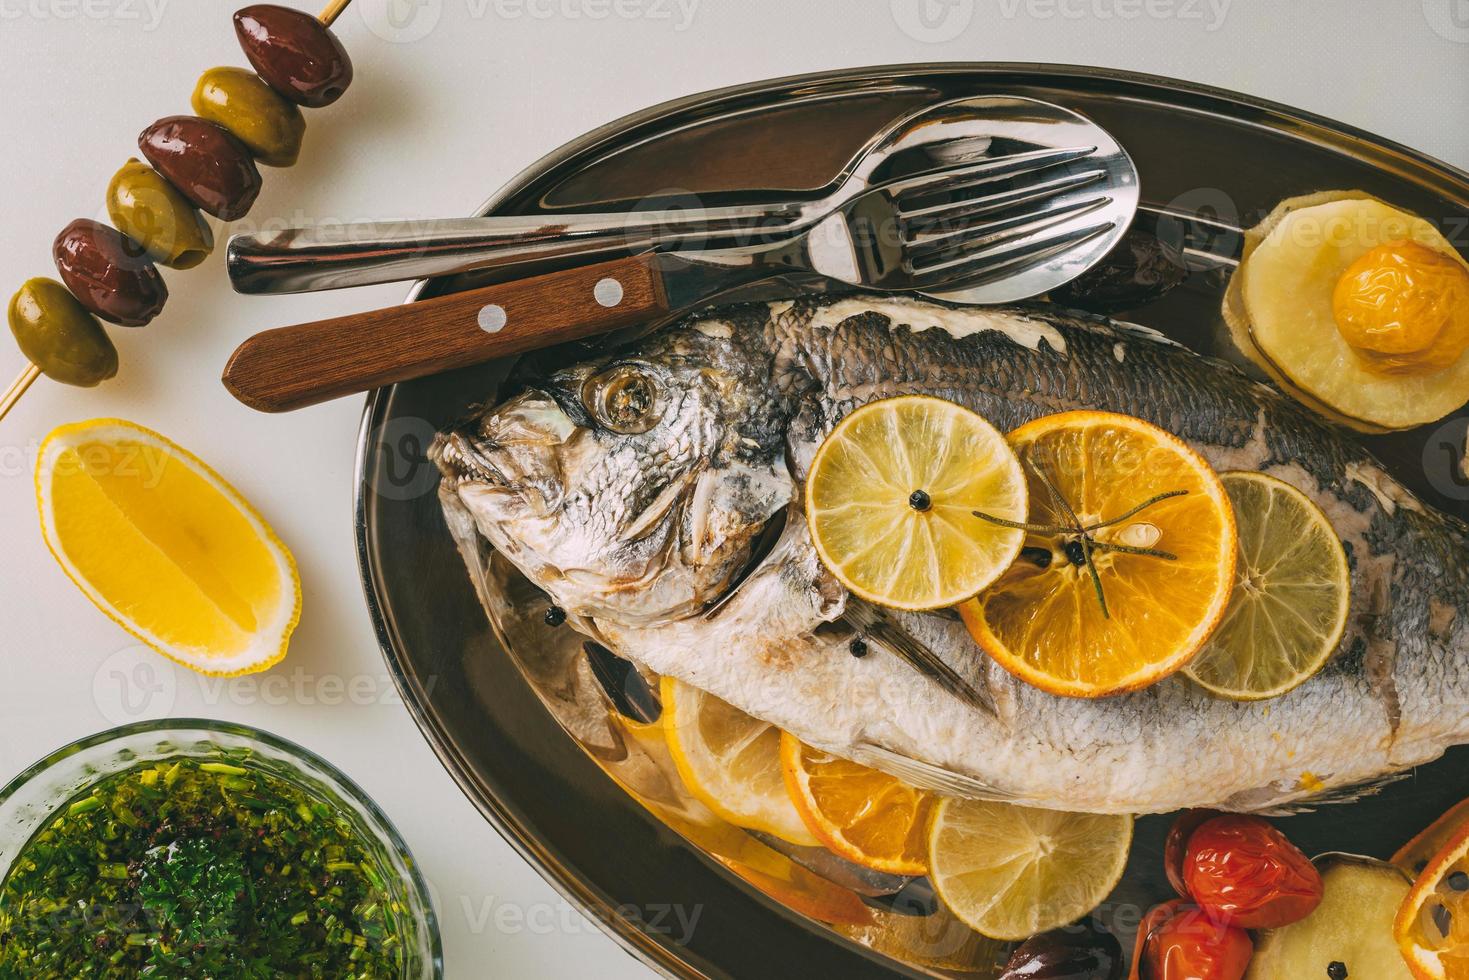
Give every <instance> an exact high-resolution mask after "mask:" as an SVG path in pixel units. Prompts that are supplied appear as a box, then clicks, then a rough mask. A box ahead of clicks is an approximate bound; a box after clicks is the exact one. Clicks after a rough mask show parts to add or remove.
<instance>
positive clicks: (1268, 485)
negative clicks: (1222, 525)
mask: <svg viewBox="0 0 1469 980" xmlns="http://www.w3.org/2000/svg"><path fill="white" fill-rule="evenodd" d="M1220 479H1221V480H1222V481H1223V483H1224V489H1225V491H1226V492H1227V493H1228V494H1229V500H1230V503H1231V504H1232V505H1233V506H1234V517H1235V521H1236V524H1237V526H1238V529H1239V557H1238V562H1237V564H1236V567H1235V581H1234V590H1233V592H1232V593H1231V595H1230V599H1229V608H1228V610H1227V611H1226V612H1225V614H1224V619H1223V621H1222V622H1221V623H1220V624H1219V629H1217V630H1216V631H1215V632H1214V635H1213V636H1212V637H1210V638H1209V642H1208V643H1206V644H1205V645H1204V648H1203V649H1202V650H1201V651H1199V655H1198V656H1197V657H1195V658H1194V659H1193V660H1192V661H1190V662H1189V665H1188V666H1187V667H1185V668H1184V672H1185V673H1186V674H1187V675H1188V677H1189V678H1190V679H1191V680H1193V681H1194V682H1195V683H1197V684H1199V685H1200V686H1202V687H1204V688H1205V689H1206V690H1208V691H1209V692H1210V693H1212V694H1215V695H1218V696H1219V697H1222V698H1228V699H1230V700H1233V701H1257V700H1260V699H1262V698H1273V697H1277V696H1279V695H1281V694H1284V693H1286V692H1287V691H1289V690H1291V689H1292V688H1295V687H1297V686H1299V685H1301V684H1302V683H1304V682H1305V681H1307V680H1308V679H1310V678H1311V677H1312V676H1313V675H1314V674H1315V673H1316V672H1317V671H1318V670H1320V669H1321V668H1322V666H1323V665H1324V664H1325V663H1326V661H1327V660H1329V659H1330V658H1331V655H1332V653H1333V652H1334V651H1335V650H1336V647H1337V644H1338V643H1340V642H1341V638H1342V634H1343V633H1344V632H1345V631H1346V628H1347V614H1348V612H1349V611H1350V608H1351V596H1352V573H1351V567H1350V566H1349V565H1348V564H1347V553H1346V549H1345V548H1343V547H1342V543H1341V539H1340V538H1338V537H1337V536H1336V531H1335V530H1334V529H1333V528H1332V526H1331V521H1330V519H1328V518H1327V516H1326V515H1325V514H1324V513H1322V511H1321V508H1320V507H1317V506H1316V505H1315V504H1314V503H1312V502H1311V499H1310V498H1309V497H1307V496H1306V495H1305V494H1304V493H1302V492H1301V491H1299V490H1297V489H1296V488H1295V487H1293V486H1291V485H1290V484H1288V483H1285V482H1283V481H1281V480H1277V479H1275V478H1274V477H1271V476H1266V475H1265V474H1263V473H1248V472H1236V473H1225V474H1222V475H1221V476H1220Z"/></svg>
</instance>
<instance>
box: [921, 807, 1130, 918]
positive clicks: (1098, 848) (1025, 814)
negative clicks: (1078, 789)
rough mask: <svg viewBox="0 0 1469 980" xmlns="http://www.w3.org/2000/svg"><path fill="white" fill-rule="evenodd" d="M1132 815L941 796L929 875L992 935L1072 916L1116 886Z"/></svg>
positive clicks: (942, 894)
mask: <svg viewBox="0 0 1469 980" xmlns="http://www.w3.org/2000/svg"><path fill="white" fill-rule="evenodd" d="M1131 846H1132V817H1130V816H1127V815H1125V814H1095V813H1063V812H1061V811H1059V810H1039V809H1035V808H1032V807H1024V806H1014V805H1012V804H1008V803H989V802H984V801H980V800H960V799H946V800H944V801H943V802H942V803H940V804H939V807H938V810H937V811H936V812H935V814H934V819H933V830H932V831H931V832H930V834H929V838H928V864H929V879H930V880H931V881H932V882H933V885H934V888H935V889H936V890H937V891H938V894H939V898H941V899H942V900H943V902H944V904H945V905H947V906H948V908H949V911H951V912H953V913H954V915H955V917H957V918H958V919H960V920H961V921H962V922H964V923H965V924H966V925H968V926H969V927H970V928H971V929H973V930H975V931H976V932H978V933H980V934H982V935H985V936H988V937H990V938H991V939H1003V940H1007V941H1018V940H1024V939H1028V938H1030V937H1031V936H1033V935H1035V934H1036V933H1038V932H1045V931H1046V930H1048V929H1055V928H1058V927H1060V926H1064V925H1066V924H1067V923H1070V922H1074V921H1076V920H1077V919H1079V918H1081V917H1082V916H1084V915H1086V914H1087V913H1088V912H1090V911H1092V909H1094V908H1096V907H1097V906H1098V905H1100V904H1101V903H1102V901H1103V900H1104V899H1105V898H1106V897H1107V895H1108V894H1110V893H1111V891H1112V889H1113V888H1115V887H1116V885H1117V882H1118V881H1120V880H1121V878H1122V871H1123V869H1124V868H1125V867H1126V866H1127V855H1128V851H1129V849H1130V848H1131Z"/></svg>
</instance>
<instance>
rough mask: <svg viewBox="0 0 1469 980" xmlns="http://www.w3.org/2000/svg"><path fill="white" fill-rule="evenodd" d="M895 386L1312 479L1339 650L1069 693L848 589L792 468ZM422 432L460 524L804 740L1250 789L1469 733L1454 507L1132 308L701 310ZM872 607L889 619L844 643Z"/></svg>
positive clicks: (665, 667) (1275, 794)
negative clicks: (934, 668)
mask: <svg viewBox="0 0 1469 980" xmlns="http://www.w3.org/2000/svg"><path fill="white" fill-rule="evenodd" d="M905 393H924V394H929V395H935V396H938V397H942V398H947V399H952V400H953V401H956V402H959V403H962V404H964V405H966V406H968V407H969V408H971V409H973V410H975V411H977V412H979V413H980V414H981V415H983V416H984V417H985V418H987V419H989V420H990V421H991V422H992V423H993V424H994V425H995V426H997V427H998V428H999V429H1000V430H1001V431H1007V430H1009V429H1011V428H1013V427H1015V426H1018V425H1020V424H1022V423H1024V422H1027V421H1029V420H1031V419H1033V418H1036V417H1038V416H1041V415H1045V414H1048V413H1052V412H1059V411H1064V410H1068V409H1077V408H1092V409H1103V410H1110V411H1114V412H1123V413H1127V414H1130V415H1136V416H1139V417H1141V418H1144V419H1147V420H1149V421H1151V422H1154V423H1156V424H1157V425H1160V426H1162V427H1163V428H1165V429H1167V430H1169V431H1170V432H1173V433H1175V434H1177V435H1178V436H1180V437H1181V438H1183V439H1184V440H1186V441H1187V442H1188V443H1189V444H1191V445H1192V446H1193V447H1194V448H1195V449H1197V450H1198V451H1199V452H1200V453H1202V454H1203V455H1204V457H1205V458H1207V459H1208V460H1209V461H1210V462H1211V463H1212V464H1213V465H1214V466H1215V467H1216V468H1217V469H1220V470H1228V469H1249V470H1261V471H1264V472H1266V473H1269V474H1271V475H1274V476H1276V477H1279V478H1280V479H1283V480H1285V481H1287V482H1289V483H1291V484H1293V485H1294V486H1296V487H1298V488H1300V489H1301V490H1302V491H1304V492H1305V493H1306V494H1308V495H1309V496H1310V497H1311V499H1313V500H1314V501H1315V502H1316V503H1317V504H1318V505H1319V506H1320V507H1321V508H1322V510H1323V511H1324V512H1325V513H1326V514H1327V515H1328V516H1329V517H1330V519H1331V521H1332V523H1333V525H1334V526H1335V528H1336V531H1337V533H1338V534H1339V535H1340V536H1341V538H1342V540H1343V541H1344V542H1345V544H1346V547H1347V549H1348V553H1349V557H1350V559H1351V566H1352V603H1353V608H1352V620H1351V623H1350V625H1349V627H1348V629H1347V633H1346V635H1345V637H1344V638H1343V640H1342V643H1341V646H1340V648H1339V649H1338V651H1337V653H1336V655H1335V657H1334V658H1333V660H1332V661H1331V663H1330V664H1329V665H1328V666H1327V667H1326V668H1325V669H1324V670H1322V672H1321V673H1320V674H1318V675H1317V676H1316V677H1314V678H1312V679H1311V680H1309V681H1308V682H1306V683H1305V684H1304V685H1302V686H1301V687H1299V688H1297V689H1296V690H1295V691H1293V692H1291V693H1289V694H1287V695H1284V696H1282V697H1279V698H1276V699H1273V700H1269V701H1264V702H1257V703H1232V702H1227V701H1221V700H1216V699H1214V698H1212V697H1210V696H1209V695H1207V694H1205V693H1203V692H1202V691H1200V690H1199V689H1197V688H1195V687H1193V686H1191V684H1190V683H1189V682H1188V681H1187V680H1185V679H1183V678H1182V677H1174V678H1170V679H1168V680H1166V681H1164V682H1162V683H1160V684H1157V685H1155V686H1153V687H1151V688H1149V689H1146V690H1142V691H1139V692H1136V693H1133V694H1127V695H1122V696H1118V697H1112V698H1105V699H1100V700H1078V699H1070V698H1062V697H1056V696H1053V695H1049V694H1046V693H1044V692H1042V691H1040V690H1037V689H1035V688H1032V687H1030V686H1028V685H1026V684H1024V683H1022V682H1021V681H1019V680H1017V679H1015V678H1013V677H1012V676H1011V675H1009V674H1008V673H1006V672H1005V671H1004V670H1002V669H1001V668H999V667H998V666H997V665H996V664H994V663H993V662H992V661H991V660H989V658H988V657H987V656H986V655H985V654H984V653H983V652H981V650H980V649H979V648H978V647H977V646H976V645H975V643H974V642H973V641H972V640H971V639H970V637H969V635H968V633H967V632H966V630H965V628H964V626H963V625H962V623H960V622H959V620H958V618H957V617H956V616H954V615H952V614H950V613H944V612H940V613H927V614H896V613H882V612H879V611H875V610H873V609H871V608H870V607H865V608H863V607H859V606H858V604H857V600H856V599H855V598H854V597H851V596H849V595H848V593H847V592H846V591H845V590H844V589H843V588H842V587H841V586H840V585H839V584H838V583H837V582H836V580H835V579H834V578H833V577H832V576H831V574H830V573H828V572H827V571H826V570H825V569H824V568H823V566H822V565H821V563H820V562H819V561H818V560H817V557H816V554H815V551H814V549H813V546H812V543H811V540H810V535H809V533H808V531H807V528H806V526H805V522H804V519H803V516H802V506H801V494H800V487H801V481H802V479H803V476H804V474H805V471H806V467H807V466H808V464H809V462H810V460H811V458H812V455H813V453H814V452H815V450H816V448H817V447H818V446H819V445H820V443H821V441H822V439H823V438H824V436H825V435H826V434H827V433H828V432H829V431H830V430H831V428H832V426H833V425H834V424H835V422H836V421H837V420H839V419H840V418H841V417H842V416H843V415H844V414H845V413H847V412H849V411H851V410H852V409H853V408H854V407H855V406H858V405H861V404H863V403H866V402H869V401H872V400H874V399H879V398H884V397H888V396H891V395H898V394H905ZM433 455H434V458H435V460H436V461H437V462H438V464H439V466H440V468H441V470H442V472H443V474H444V479H443V481H442V483H441V488H440V493H441V496H442V498H443V501H444V504H445V509H446V515H447V516H448V519H449V523H450V525H451V527H453V528H457V529H459V530H460V532H461V533H471V534H472V533H474V532H475V531H476V530H477V532H478V533H479V534H481V535H483V536H484V537H485V538H486V539H488V541H489V543H490V544H491V545H492V546H493V547H494V548H496V549H498V550H499V551H500V552H502V554H503V555H504V556H505V557H506V558H507V559H509V560H510V561H511V562H512V563H513V564H514V565H515V566H517V567H518V568H519V569H520V570H521V571H522V572H523V573H524V574H525V575H526V576H528V577H529V579H530V580H531V581H532V582H533V583H535V584H536V585H537V586H539V587H540V588H542V589H544V590H545V591H546V592H547V593H548V594H549V595H550V596H551V597H552V599H553V600H554V601H555V602H556V604H557V605H559V606H561V607H562V608H563V609H565V610H566V611H567V613H568V614H569V616H570V622H571V624H572V625H573V626H574V627H576V628H577V629H579V630H581V631H583V632H585V633H586V634H588V635H589V636H591V637H594V638H595V639H597V640H598V641H599V642H601V643H602V644H604V645H606V646H607V647H609V648H610V649H612V650H613V651H615V652H616V653H618V654H620V655H622V656H624V657H626V658H628V659H630V660H632V661H634V662H636V663H637V664H640V665H642V666H643V667H645V668H647V669H649V670H651V671H653V672H656V673H658V674H668V675H673V676H674V677H677V678H680V679H682V680H684V681H686V682H688V683H690V684H693V685H695V686H697V687H700V688H703V689H704V690H707V691H709V692H711V693H713V694H715V695H717V696H718V697H720V698H723V699H724V700H726V701H728V702H730V703H731V704H734V705H736V706H738V707H740V708H742V709H744V710H745V711H747V712H749V713H750V714H752V715H755V716H756V717H759V718H762V719H765V720H767V721H769V722H771V723H773V724H775V725H777V726H779V727H780V728H782V729H785V730H787V731H790V732H792V733H794V734H795V735H797V736H799V737H800V738H801V739H803V740H804V741H806V742H808V743H809V744H811V745H813V746H816V747H818V748H821V749H824V750H827V751H829V752H833V753H836V754H838V755H841V756H845V757H849V758H853V759H856V760H858V761H861V762H864V763H867V764H869V765H876V766H878V767H880V768H884V769H887V770H889V771H891V772H893V773H894V774H896V775H899V776H902V777H903V778H906V779H908V780H910V781H913V782H918V783H920V784H926V785H930V786H934V787H936V788H940V789H944V790H946V791H948V792H955V793H960V794H963V795H971V796H976V797H987V798H993V799H1001V800H1011V801H1016V802H1023V803H1027V804H1031V805H1037V806H1043V807H1052V808H1059V809H1066V810H1080V811H1096V812H1125V813H1147V812H1163V811H1169V810H1174V809H1178V808H1181V807H1195V806H1213V807H1220V808H1224V809H1233V810H1262V809H1271V808H1279V807H1284V806H1288V805H1293V804H1297V803H1298V802H1299V801H1303V800H1309V799H1312V798H1325V797H1326V796H1328V795H1333V794H1335V795H1338V796H1339V795H1343V793H1344V791H1345V790H1346V788H1348V787H1357V786H1361V785H1363V784H1367V783H1371V782H1373V781H1376V780H1379V779H1381V778H1383V777H1385V776H1387V775H1390V774H1392V773H1394V772H1397V771H1400V770H1402V769H1404V768H1406V767H1409V766H1413V765H1416V764H1418V763H1422V762H1426V761H1429V760H1431V759H1433V758H1435V757H1436V756H1438V755H1439V754H1440V753H1441V752H1443V750H1444V749H1445V748H1447V747H1448V746H1450V745H1453V744H1455V743H1459V742H1465V741H1469V615H1466V613H1469V527H1466V526H1465V525H1464V524H1462V523H1460V522H1459V521H1457V520H1454V519H1452V518H1449V517H1446V516H1444V515H1442V514H1440V513H1437V512H1435V511H1433V510H1431V509H1429V508H1428V507H1426V506H1424V505H1423V504H1421V503H1420V502H1419V501H1418V500H1416V499H1415V498H1414V497H1413V496H1412V495H1411V494H1410V493H1409V492H1407V491H1406V490H1405V489H1404V488H1403V487H1401V486H1400V485H1399V484H1398V483H1396V482H1395V481H1394V480H1393V479H1392V478H1390V477H1389V476H1388V475H1387V474H1386V473H1385V472H1384V471H1383V469H1382V467H1381V466H1380V465H1379V464H1378V463H1377V462H1375V461H1374V460H1373V459H1372V457H1371V456H1369V455H1368V454H1367V453H1366V452H1365V451H1364V450H1363V449H1362V448H1360V447H1359V446H1358V445H1357V444H1356V443H1355V442H1354V441H1353V440H1352V439H1351V438H1350V437H1349V436H1346V435H1344V434H1342V433H1340V432H1338V431H1336V430H1334V429H1332V428H1330V427H1328V426H1327V425H1326V424H1324V423H1322V422H1320V421H1318V420H1317V419H1316V418H1315V417H1314V416H1312V415H1311V414H1309V413H1308V412H1307V411H1306V410H1304V409H1303V408H1301V407H1300V406H1299V405H1297V404H1296V403H1294V402H1293V401H1291V400H1290V399H1288V398H1286V397H1284V396H1283V395H1281V394H1280V393H1278V392H1277V391H1275V390H1274V389H1272V388H1270V387H1267V386H1265V385H1262V384H1258V383H1256V382H1254V381H1252V380H1250V379H1248V378H1246V377H1245V376H1244V375H1242V374H1239V373H1238V372H1236V371H1234V370H1233V369H1231V368H1229V367H1228V366H1225V365H1223V364H1220V363H1217V362H1213V361H1209V360H1206V359H1204V358H1201V357H1199V356H1197V355H1196V354H1194V353H1192V352H1190V351H1188V350H1186V349H1184V348H1182V347H1179V346H1176V345H1173V344H1170V343H1168V342H1166V341H1164V340H1162V339H1161V338H1158V337H1156V336H1154V335H1151V334H1149V333H1147V332H1144V331H1142V330H1141V329H1140V328H1131V327H1126V326H1122V325H1118V324H1113V323H1108V322H1103V321H1099V320H1093V319H1089V318H1082V317H1080V316H1072V315H1068V314H1065V313H1061V312H1052V311H1048V310H1036V309H1024V310H1001V309H956V308H950V307H946V306H940V305H936V304H931V303H926V302H920V301H917V300H911V299H905V298H892V297H886V298H876V297H852V296H847V297H842V298H836V299H832V298H808V299H801V300H798V301H792V302H781V303H774V304H762V305H752V306H742V307H732V308H729V309H725V310H715V311H712V312H709V313H707V314H704V315H700V316H698V317H696V318H694V319H693V320H690V321H687V322H684V323H681V324H679V325H677V326H673V327H670V328H667V329H665V330H663V331H661V332H658V333H656V334H654V335H652V336H650V337H648V338H646V339H644V340H643V341H642V342H641V343H639V344H638V345H637V346H635V347H634V348H632V349H629V350H626V351H623V352H620V353H618V354H615V355H614V356H611V357H605V358H601V359H598V360H595V361H591V362H589V363H584V364H579V365H576V366H574V367H571V368H568V369H566V370H563V371H560V372H558V373H555V374H553V375H551V376H550V377H548V378H544V379H542V380H539V381H537V382H535V383H534V385H533V386H531V387H528V388H526V389H525V390H524V391H523V392H521V393H520V394H518V395H516V396H515V397H513V398H511V399H509V400H508V401H506V402H505V403H503V404H501V405H498V406H495V407H490V408H486V409H484V410H481V411H479V412H478V413H477V414H476V415H474V416H473V417H471V418H469V419H467V420H466V421H465V422H464V423H463V424H462V425H460V426H459V427H457V428H455V429H454V430H453V431H451V432H447V433H444V434H443V435H442V436H441V437H440V438H439V440H438V442H437V443H436V445H435V448H434V451H433ZM782 522H783V523H782ZM772 540H773V542H774V543H773V545H772V544H770V541H772ZM1159 546H1160V547H1166V546H1167V542H1160V544H1159ZM874 617H879V619H878V622H879V623H881V622H883V621H884V620H886V622H887V625H886V626H885V627H884V629H881V630H877V631H875V632H872V633H869V634H868V640H869V643H868V647H869V651H870V652H869V653H868V655H867V656H865V657H857V656H854V655H853V654H852V653H851V652H850V641H851V639H852V638H853V636H854V634H855V631H856V630H857V629H859V628H861V629H864V630H866V629H870V628H871V627H872V622H873V619H874ZM883 635H887V636H889V637H906V638H910V639H911V640H913V641H916V642H917V643H918V644H920V645H921V647H923V648H927V650H929V651H932V652H933V653H934V654H936V655H937V656H939V657H940V658H942V660H943V661H945V662H946V663H947V664H948V665H949V666H950V667H952V668H953V670H954V671H956V672H957V673H958V674H959V675H961V676H962V677H963V678H964V679H966V680H967V681H968V682H969V683H970V685H972V687H973V688H975V689H976V690H977V691H978V692H979V693H980V694H981V695H983V699H982V700H984V701H987V702H989V703H988V704H976V703H974V702H973V700H972V699H964V698H961V697H958V696H956V695H955V694H953V693H950V689H949V688H946V687H945V686H943V685H941V684H939V683H937V682H936V681H935V679H934V678H933V677H932V676H930V675H926V674H925V673H922V672H920V671H919V670H916V669H914V667H912V666H910V665H909V663H908V662H906V661H905V659H904V658H902V657H900V656H897V655H895V653H894V652H893V650H892V649H891V648H890V647H889V645H886V644H884V643H883V642H881V639H880V638H881V637H882V636H883ZM874 638H877V639H876V640H874ZM893 645H895V646H896V645H901V644H897V643H895V644H893Z"/></svg>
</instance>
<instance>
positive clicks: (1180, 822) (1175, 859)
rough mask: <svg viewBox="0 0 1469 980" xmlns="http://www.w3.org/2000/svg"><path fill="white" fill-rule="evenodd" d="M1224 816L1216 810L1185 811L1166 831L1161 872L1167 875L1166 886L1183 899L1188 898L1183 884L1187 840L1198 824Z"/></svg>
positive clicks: (1186, 888) (1185, 886)
mask: <svg viewBox="0 0 1469 980" xmlns="http://www.w3.org/2000/svg"><path fill="white" fill-rule="evenodd" d="M1223 815H1224V814H1222V813H1220V812H1219V811H1218V810H1185V811H1183V812H1182V813H1180V814H1179V815H1178V818H1177V819H1176V820H1174V821H1173V826H1172V827H1170V828H1169V829H1168V842H1167V843H1166V844H1164V845H1163V870H1164V871H1166V872H1167V873H1168V884H1170V885H1172V886H1173V890H1174V891H1176V892H1178V894H1179V895H1180V896H1181V897H1183V898H1188V886H1187V885H1185V884H1184V882H1183V862H1184V858H1185V857H1186V856H1187V855H1186V852H1187V851H1188V839H1189V838H1190V837H1192V836H1193V833H1194V831H1195V830H1197V829H1198V828H1199V824H1201V823H1203V822H1205V821H1206V820H1213V819H1214V818H1215V817H1222V816H1223Z"/></svg>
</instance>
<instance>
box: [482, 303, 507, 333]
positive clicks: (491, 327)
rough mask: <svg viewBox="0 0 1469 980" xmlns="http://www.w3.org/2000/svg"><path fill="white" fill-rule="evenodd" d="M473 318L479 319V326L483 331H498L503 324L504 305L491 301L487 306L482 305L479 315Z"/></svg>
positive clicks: (504, 318)
mask: <svg viewBox="0 0 1469 980" xmlns="http://www.w3.org/2000/svg"><path fill="white" fill-rule="evenodd" d="M475 319H476V320H478V321H479V328H480V329H481V330H483V331H484V332H485V333H499V332H500V331H501V330H502V329H503V328H504V326H505V320H506V317H505V307H503V306H496V305H495V304H493V303H491V304H490V305H489V306H486V307H482V308H481V309H480V311H479V316H478V317H476V318H475Z"/></svg>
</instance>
